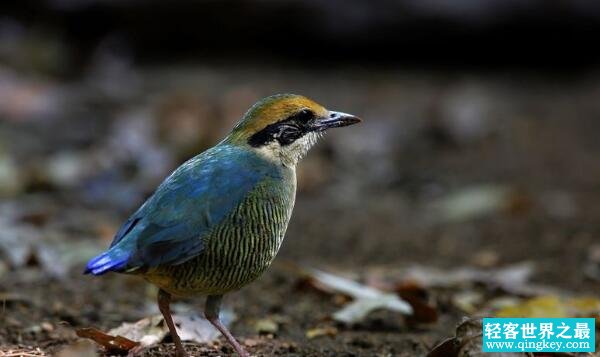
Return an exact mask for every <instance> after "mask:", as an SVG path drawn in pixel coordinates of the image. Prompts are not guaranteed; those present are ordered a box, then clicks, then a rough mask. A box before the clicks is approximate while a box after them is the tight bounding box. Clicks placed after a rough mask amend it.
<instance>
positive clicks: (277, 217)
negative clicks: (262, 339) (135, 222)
mask: <svg viewBox="0 0 600 357" xmlns="http://www.w3.org/2000/svg"><path fill="white" fill-rule="evenodd" d="M285 170H286V172H284V173H283V179H275V178H271V177H269V178H265V179H264V180H263V181H261V182H260V183H259V184H258V185H257V186H256V187H255V188H254V189H253V190H252V191H251V192H249V194H248V196H247V197H246V198H245V199H244V200H243V201H242V202H241V203H240V204H239V205H238V206H237V207H236V208H235V210H233V211H232V212H231V213H230V214H229V215H228V216H227V217H226V218H225V219H224V220H223V221H222V222H221V223H220V224H218V225H216V226H215V228H214V229H213V230H212V231H211V232H210V233H209V234H207V235H206V236H205V237H204V243H205V249H204V250H203V252H202V253H201V254H200V255H199V256H197V257H195V258H193V259H191V260H189V261H187V262H185V263H183V264H180V265H176V266H167V267H159V268H157V269H153V270H152V271H150V272H148V274H147V275H146V278H147V279H148V280H149V281H151V282H152V283H154V284H156V285H158V286H159V287H161V288H162V289H164V290H166V291H169V292H170V293H172V294H175V295H190V294H198V293H200V294H223V293H226V292H228V291H232V290H237V289H239V288H241V287H242V286H244V285H246V284H248V283H250V282H251V281H253V280H254V279H256V278H258V277H259V276H260V275H261V274H262V273H263V272H264V271H265V270H266V269H267V268H268V267H269V265H270V264H271V262H272V261H273V259H274V258H275V255H276V254H277V251H278V250H279V247H280V246H281V242H282V241H283V237H284V235H285V231H286V228H287V225H288V222H289V220H290V217H291V214H292V209H293V206H294V198H295V191H296V177H295V172H294V171H292V170H287V169H285Z"/></svg>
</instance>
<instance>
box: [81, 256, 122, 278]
mask: <svg viewBox="0 0 600 357" xmlns="http://www.w3.org/2000/svg"><path fill="white" fill-rule="evenodd" d="M119 253H120V254H119ZM128 260H129V254H123V253H122V252H115V251H113V250H109V251H107V252H104V253H102V254H100V255H98V256H97V257H95V258H92V259H91V260H90V261H89V262H88V263H87V266H86V269H85V271H84V272H83V273H84V274H93V275H102V274H104V273H106V272H109V271H122V270H123V269H124V268H125V266H126V265H127V261H128Z"/></svg>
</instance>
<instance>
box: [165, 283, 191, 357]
mask: <svg viewBox="0 0 600 357" xmlns="http://www.w3.org/2000/svg"><path fill="white" fill-rule="evenodd" d="M170 304H171V294H169V293H168V292H166V291H164V290H162V289H159V290H158V309H159V310H160V312H161V313H162V315H163V318H164V319H165V322H166V323H167V326H168V327H169V332H170V333H171V338H173V343H175V350H176V351H177V357H185V356H187V355H186V353H185V350H184V349H183V345H182V344H181V339H180V338H179V335H178V334H177V330H176V329H175V324H174V323H173V317H171V307H170Z"/></svg>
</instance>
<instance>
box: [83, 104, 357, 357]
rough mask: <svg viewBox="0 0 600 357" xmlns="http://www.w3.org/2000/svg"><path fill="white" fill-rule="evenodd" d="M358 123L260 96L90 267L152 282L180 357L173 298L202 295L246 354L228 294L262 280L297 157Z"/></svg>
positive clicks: (284, 220)
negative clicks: (229, 317) (228, 317)
mask: <svg viewBox="0 0 600 357" xmlns="http://www.w3.org/2000/svg"><path fill="white" fill-rule="evenodd" d="M360 121H361V119H359V118H358V117H356V116H354V115H351V114H346V113H343V112H337V111H330V110H327V109H325V108H324V107H323V106H321V105H320V104H317V103H316V102H315V101H313V100H311V99H308V98H307V97H304V96H301V95H296V94H276V95H272V96H269V97H266V98H264V99H261V100H260V101H258V102H257V103H255V104H254V105H253V106H251V107H250V109H249V110H248V111H247V112H246V113H245V114H244V115H243V117H242V118H241V120H240V121H239V122H238V123H237V124H236V125H235V126H234V127H233V129H232V130H231V131H230V132H229V134H228V135H226V137H225V138H224V139H223V140H222V141H221V142H219V143H218V144H217V145H215V146H213V147H212V148H209V149H207V150H206V151H204V152H202V153H200V154H199V155H197V156H195V157H193V158H191V159H189V160H188V161H186V162H185V163H183V164H182V165H181V166H179V167H178V168H177V169H175V171H173V172H172V173H171V174H170V175H169V176H168V177H167V178H166V179H165V180H164V181H163V182H162V183H161V184H160V185H159V186H158V188H157V189H156V191H155V192H154V193H153V194H152V195H151V196H150V197H149V198H148V199H147V200H146V201H145V202H144V203H143V204H142V205H141V206H140V207H139V209H138V210H137V211H135V213H133V214H132V215H131V216H130V217H129V219H127V221H126V222H125V223H124V224H123V225H122V226H121V227H120V229H118V231H117V232H116V234H115V236H114V238H113V241H112V243H111V244H110V247H109V248H108V250H106V251H105V252H103V253H101V254H99V255H98V256H96V257H94V258H92V259H91V260H90V261H89V262H88V264H87V266H86V269H85V272H84V274H92V275H102V274H105V273H108V272H118V273H125V274H134V275H138V276H141V277H143V278H144V279H145V280H146V281H148V282H150V283H152V284H154V285H156V286H157V287H158V296H157V303H158V307H159V310H160V312H161V313H162V315H163V318H164V321H165V322H166V324H167V327H168V329H169V332H170V334H171V336H172V339H173V342H174V344H175V351H176V356H177V357H183V356H186V352H185V350H184V348H183V345H182V343H181V339H180V337H179V335H178V334H177V330H176V328H175V325H174V323H173V319H172V317H171V311H170V303H171V300H172V298H173V296H175V297H189V296H206V302H205V307H204V315H205V317H206V319H207V320H208V321H209V322H210V323H211V324H212V325H213V326H214V327H215V328H216V329H217V330H219V331H220V332H221V334H222V335H223V336H224V337H225V339H226V340H227V341H228V342H229V343H230V344H231V346H232V347H233V349H234V350H235V352H236V353H237V354H238V355H240V356H249V355H248V353H247V352H246V351H245V350H244V348H243V347H242V346H241V345H240V344H239V342H238V341H237V340H236V339H235V338H234V337H233V335H232V334H231V333H230V332H229V330H228V329H227V327H226V326H225V325H224V324H223V323H222V322H221V320H220V319H219V311H220V307H221V302H222V299H223V296H224V295H225V294H226V293H229V292H232V291H236V290H239V289H240V288H242V287H243V286H245V285H247V284H249V283H250V282H252V281H254V280H255V279H257V278H258V277H259V276H260V275H261V274H262V273H263V272H264V271H265V270H266V269H267V268H268V267H269V266H270V265H271V262H272V261H273V259H274V258H275V256H276V254H277V252H278V251H279V248H280V246H281V244H282V241H283V238H284V235H285V232H286V229H287V226H288V223H289V221H290V218H291V215H292V210H293V207H294V202H295V199H296V165H297V164H298V162H299V161H300V160H301V159H302V158H303V157H304V156H305V155H306V154H307V152H308V151H309V149H310V148H311V147H312V146H313V145H314V144H315V143H316V142H317V141H318V139H319V138H320V137H322V136H323V134H324V133H325V131H327V130H328V129H331V128H337V127H344V126H348V125H352V124H356V123H358V122H360Z"/></svg>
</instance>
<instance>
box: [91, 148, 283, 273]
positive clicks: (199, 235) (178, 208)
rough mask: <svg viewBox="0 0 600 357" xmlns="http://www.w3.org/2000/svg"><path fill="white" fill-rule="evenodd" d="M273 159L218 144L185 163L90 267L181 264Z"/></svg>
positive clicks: (270, 170)
mask: <svg viewBox="0 0 600 357" xmlns="http://www.w3.org/2000/svg"><path fill="white" fill-rule="evenodd" d="M266 176H279V171H278V169H277V168H276V167H274V165H270V164H268V163H266V161H265V160H263V159H262V158H260V157H259V156H258V155H256V154H255V153H253V152H251V151H248V150H246V149H242V148H238V147H234V146H228V145H219V146H216V147H214V148H212V149H210V150H208V151H206V152H204V153H202V154H200V155H198V156H196V157H195V158H193V159H191V160H189V161H188V162H186V163H184V164H183V165H181V166H180V167H179V168H178V169H177V170H175V172H173V173H172V174H171V176H169V177H168V178H167V179H166V180H165V181H164V182H163V183H162V184H161V185H160V186H159V187H158V189H157V190H156V192H155V193H154V194H153V195H152V196H151V197H150V198H149V199H148V200H147V201H146V202H145V203H144V205H142V207H140V209H139V210H138V211H137V212H136V213H134V214H133V215H132V216H131V217H130V218H129V219H128V220H127V222H125V224H123V226H122V227H121V228H120V229H119V231H118V232H117V234H116V235H115V238H114V240H113V242H112V244H111V246H110V249H109V250H108V251H106V252H105V253H103V254H101V255H99V256H97V257H96V258H94V259H92V260H91V261H90V262H89V263H88V265H87V269H86V273H92V274H95V275H98V274H103V273H105V272H107V271H123V270H133V269H139V268H147V267H154V266H158V265H176V264H181V263H183V262H185V261H187V260H189V259H191V258H193V257H195V256H197V255H198V254H200V253H201V252H202V250H203V248H204V240H203V238H204V236H205V235H206V234H207V233H208V232H209V231H210V230H211V229H212V228H213V227H214V226H215V225H218V224H219V223H220V222H221V221H222V220H223V219H224V218H225V217H226V216H227V215H228V214H229V213H231V212H232V211H233V210H234V209H235V208H236V207H237V206H238V205H239V204H240V203H241V202H242V201H243V199H244V198H245V197H246V195H247V194H248V193H249V192H250V191H252V189H253V188H254V187H255V186H256V184H257V183H258V182H259V181H260V180H262V179H263V178H264V177H266Z"/></svg>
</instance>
